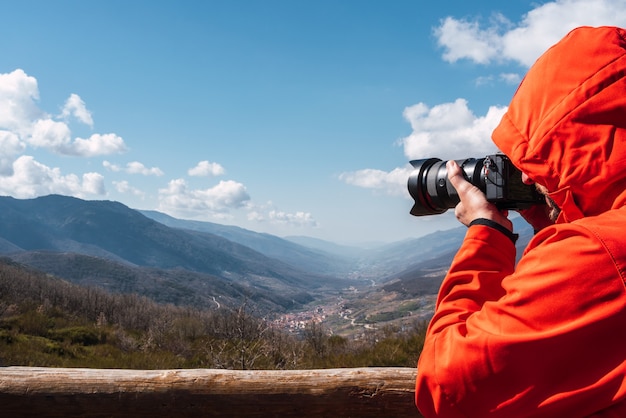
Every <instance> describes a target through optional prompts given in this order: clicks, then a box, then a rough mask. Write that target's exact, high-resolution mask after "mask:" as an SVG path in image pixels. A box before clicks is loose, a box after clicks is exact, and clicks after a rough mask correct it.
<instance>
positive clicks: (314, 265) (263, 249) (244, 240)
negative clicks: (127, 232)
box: [140, 210, 352, 276]
mask: <svg viewBox="0 0 626 418" xmlns="http://www.w3.org/2000/svg"><path fill="white" fill-rule="evenodd" d="M140 212H141V213H142V214H143V215H145V216H146V217H148V218H151V219H153V220H155V221H157V222H159V223H161V224H163V225H167V226H169V227H172V228H178V229H183V230H188V231H196V232H206V233H210V234H213V235H217V236H220V237H222V238H226V239H227V240H229V241H232V242H235V243H238V244H241V245H244V246H246V247H248V248H251V249H253V250H255V251H257V252H259V253H261V254H263V255H265V256H267V257H270V258H275V259H278V260H281V261H283V262H285V263H287V264H290V265H292V266H294V267H297V268H299V269H301V270H304V271H310V272H316V273H319V274H332V275H336V276H337V275H339V276H342V275H345V274H346V273H347V272H348V271H349V270H350V269H351V265H350V264H351V261H352V260H351V259H350V257H347V256H340V255H337V254H339V253H333V252H328V251H323V250H321V249H318V248H314V247H311V246H307V245H299V244H297V243H294V242H291V241H289V240H286V239H283V238H279V237H277V236H274V235H270V234H263V233H258V232H253V231H249V230H247V229H243V228H240V227H237V226H230V225H221V224H216V223H212V222H204V221H190V220H182V219H177V218H173V217H171V216H169V215H166V214H164V213H161V212H157V211H150V210H143V211H140Z"/></svg>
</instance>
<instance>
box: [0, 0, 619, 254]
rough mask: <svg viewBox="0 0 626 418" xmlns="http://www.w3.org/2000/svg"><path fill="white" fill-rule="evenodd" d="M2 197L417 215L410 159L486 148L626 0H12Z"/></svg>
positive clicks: (341, 238)
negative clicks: (509, 116)
mask: <svg viewBox="0 0 626 418" xmlns="http://www.w3.org/2000/svg"><path fill="white" fill-rule="evenodd" d="M0 5H1V7H2V13H3V17H4V19H3V24H2V25H1V26H0V57H1V59H0V195H5V196H13V197H15V198H21V199H24V198H33V197H37V196H42V195H47V194H51V193H57V194H63V195H69V196H76V197H80V198H83V199H87V200H115V201H120V202H122V203H124V204H126V205H128V206H130V207H132V208H136V209H154V210H159V211H162V212H165V213H168V214H170V215H172V216H175V217H178V218H182V219H195V220H205V221H210V222H217V223H222V224H228V225H238V226H241V227H244V228H247V229H250V230H254V231H258V232H267V233H271V234H275V235H278V236H289V235H307V236H312V237H317V238H322V239H326V240H330V241H335V242H340V243H365V242H391V241H397V240H401V239H405V238H412V237H418V236H421V235H424V234H427V233H430V232H434V231H436V230H442V229H448V228H452V227H455V226H457V225H458V224H457V223H456V221H455V220H454V216H453V214H452V211H449V212H448V213H446V214H443V215H438V216H430V217H424V218H415V217H411V216H410V215H409V214H408V212H409V209H410V207H411V205H412V201H411V200H410V198H409V196H408V193H407V192H406V179H407V176H408V174H409V172H410V171H409V165H408V161H409V160H410V159H414V158H424V157H439V158H442V159H449V158H463V157H480V156H484V155H486V154H487V153H491V152H494V151H495V149H494V148H493V145H492V144H491V140H490V138H489V135H490V132H491V130H493V128H494V127H495V126H496V124H497V123H498V121H499V118H500V117H501V115H502V114H503V112H504V111H505V110H506V105H507V104H508V102H509V100H510V98H511V96H512V94H513V93H514V91H515V89H516V87H517V85H518V83H519V81H520V80H521V77H522V76H523V74H524V73H525V72H526V70H527V69H528V67H529V66H530V65H531V64H532V62H534V60H535V59H536V58H537V57H538V56H539V55H540V54H541V52H543V51H544V50H545V49H547V48H548V47H549V46H550V45H552V44H553V43H555V42H556V41H558V40H559V39H560V38H561V37H562V36H563V35H565V34H566V33H567V32H568V31H569V30H571V29H572V28H574V27H576V26H581V25H592V26H599V25H618V26H626V1H624V0H616V1H608V0H557V1H549V2H548V1H521V0H512V1H507V2H502V1H486V0H485V1H474V2H469V1H443V2H424V1H421V0H413V1H409V0H391V1H385V2H383V1H357V0H345V1H336V0H335V1H327V0H321V1H320V0H318V1H304V0H303V1H294V0H268V1H260V0H259V1H252V0H247V1H243V0H222V1H213V0H206V1H175V2H174V1H169V2H165V1H157V0H149V1H144V0H133V1H126V0H125V1H117V0H107V1H96V0H94V1H64V0H61V1H56V2H50V1H43V0H42V1H32V0H31V1H29V0H22V1H19V2H16V1H5V0H0Z"/></svg>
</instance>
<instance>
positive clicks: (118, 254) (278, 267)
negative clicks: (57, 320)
mask: <svg viewBox="0 0 626 418" xmlns="http://www.w3.org/2000/svg"><path fill="white" fill-rule="evenodd" d="M304 250H305V249H304V248H303V251H304ZM0 253H4V254H7V255H8V254H10V255H11V256H12V257H14V258H15V259H18V260H20V261H21V262H23V263H27V264H30V265H33V266H35V267H38V268H41V269H42V270H43V271H46V272H49V273H54V274H57V275H59V276H60V277H64V278H68V279H74V280H78V281H90V282H91V283H92V284H97V285H99V286H103V287H107V286H108V287H109V288H112V285H111V284H112V283H115V287H116V288H115V289H114V290H120V289H124V288H125V289H132V290H134V291H138V290H140V289H144V290H146V288H150V290H148V292H152V293H157V294H162V293H161V291H165V289H164V288H163V286H171V287H172V288H174V289H178V290H177V291H178V292H179V293H187V294H191V293H194V294H197V295H198V296H197V297H198V298H201V299H202V298H206V297H210V298H211V299H212V297H218V296H220V297H221V296H223V297H224V298H229V297H231V296H232V295H231V294H229V292H231V293H232V292H235V293H239V294H240V297H239V300H240V301H241V300H244V299H245V298H251V296H250V295H253V297H255V298H260V299H266V300H269V299H270V296H271V295H273V296H271V299H273V300H274V301H275V302H274V303H275V304H276V303H277V305H275V306H274V307H273V308H280V309H279V310H283V309H288V308H289V309H290V308H293V307H295V306H297V305H299V304H301V303H303V302H306V301H309V300H311V299H312V296H311V295H310V294H309V292H320V291H327V290H329V289H339V288H342V287H345V286H346V285H347V284H348V282H347V281H345V280H343V279H341V278H338V277H335V276H329V275H324V274H320V273H316V272H311V271H307V270H304V269H300V268H298V267H297V266H293V265H291V264H288V263H286V262H284V261H281V260H277V259H274V258H270V257H268V256H266V255H264V254H261V253H260V252H257V251H255V250H253V249H252V248H250V247H247V246H244V245H241V244H238V243H236V242H233V241H230V240H228V239H226V238H223V237H221V236H218V235H215V234H210V233H207V232H198V231H188V230H182V229H179V228H171V227H168V226H166V225H163V224H161V223H159V222H156V221H154V220H153V219H149V218H147V217H146V216H144V215H142V214H141V213H139V212H138V211H136V210H133V209H130V208H128V207H126V206H124V205H122V204H121V203H117V202H110V201H84V200H80V199H76V198H71V197H65V196H57V195H51V196H45V197H40V198H36V199H27V200H18V199H13V198H10V197H0ZM70 254H80V255H83V256H90V257H97V258H98V259H100V260H106V262H104V261H97V262H96V260H94V259H93V258H91V259H87V258H84V257H75V256H70ZM107 263H113V264H107ZM85 265H89V266H90V267H89V268H85V267H84V266H85ZM96 265H97V267H96ZM141 269H144V270H143V271H142V270H141ZM112 270H114V271H116V272H122V271H123V272H124V273H123V274H121V277H123V279H117V280H116V279H111V277H109V276H107V275H106V274H105V273H103V272H106V271H109V272H110V271H112ZM104 276H106V277H104ZM220 282H221V285H220V286H217V285H216V284H217V283H220ZM133 283H135V284H133ZM148 283H153V284H154V283H157V284H155V285H154V286H150V285H149V284H148ZM226 285H229V286H231V287H230V288H229V287H225V286H226ZM181 288H183V289H182V290H181ZM233 289H235V290H233ZM226 290H228V291H226ZM224 292H226V293H224ZM174 293H175V292H174ZM259 295H263V296H262V297H261V296H259ZM180 297H182V296H175V295H171V296H170V295H166V296H164V298H165V299H168V298H172V299H174V300H176V299H178V298H180ZM183 299H185V298H183Z"/></svg>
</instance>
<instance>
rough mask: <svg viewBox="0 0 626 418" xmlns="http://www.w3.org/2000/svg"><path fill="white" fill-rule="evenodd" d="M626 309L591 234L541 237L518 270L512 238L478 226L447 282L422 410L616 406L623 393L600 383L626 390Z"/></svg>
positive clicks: (427, 361)
mask: <svg viewBox="0 0 626 418" xmlns="http://www.w3.org/2000/svg"><path fill="white" fill-rule="evenodd" d="M623 305H624V285H623V283H622V281H621V279H620V278H619V277H617V279H616V274H615V266H614V265H613V264H612V263H611V262H610V258H609V257H608V256H607V253H606V251H605V250H604V248H603V247H602V245H601V243H599V241H598V240H597V239H595V237H593V236H592V234H590V233H588V232H586V231H585V230H582V229H581V228H578V229H577V228H575V227H566V228H562V229H560V230H559V229H558V228H554V227H550V228H548V229H546V230H544V231H542V233H541V234H539V235H537V236H536V237H535V238H534V240H533V241H532V242H531V244H530V245H529V249H528V250H527V251H526V253H525V254H524V256H523V257H522V259H521V260H520V262H519V264H518V265H517V267H515V247H514V245H513V243H512V241H511V240H510V239H509V238H507V237H506V236H505V235H504V234H502V233H500V232H499V231H497V230H494V229H493V228H490V227H487V226H482V225H476V226H472V227H470V228H469V229H468V232H467V235H466V237H465V240H464V242H463V244H462V245H461V248H460V249H459V251H458V253H457V255H456V256H455V258H454V260H453V262H452V264H451V266H450V269H449V271H448V274H447V276H446V277H445V279H444V281H443V283H442V285H441V289H440V292H439V296H438V300H437V305H436V309H435V314H434V316H433V318H432V320H431V323H430V326H429V329H428V332H427V335H426V339H425V342H424V348H423V350H422V354H421V356H420V360H419V363H418V372H417V382H416V394H415V397H416V404H417V406H418V408H419V410H420V412H421V413H422V414H423V415H424V416H425V417H485V416H490V417H512V416H525V417H531V416H536V417H542V416H543V417H554V416H587V415H589V414H591V413H592V412H593V411H597V410H598V408H599V407H600V406H599V405H598V404H599V403H602V402H606V403H605V404H604V405H605V406H606V405H609V404H610V400H609V399H603V398H602V396H606V397H609V396H611V391H612V394H613V395H614V394H615V389H614V388H607V386H606V382H601V380H602V379H610V381H611V382H615V384H622V383H623V379H622V377H623V373H624V368H623V367H622V368H621V370H619V369H618V368H616V363H622V366H623V363H624V360H623V352H624V348H625V347H626V337H623V336H621V335H620V336H619V337H616V336H615V334H616V333H615V329H616V328H617V327H623V324H624V323H626V317H625V315H624V312H623V308H622V306H623ZM622 334H623V333H622ZM612 338H613V339H614V338H619V340H620V341H618V342H617V345H615V342H612V343H611V344H609V343H608V341H611V339H612ZM590 342H593V343H590ZM601 342H606V343H607V344H602V343H601ZM598 343H599V344H598ZM591 359H593V361H591ZM620 373H621V374H620ZM618 382H619V383H618ZM605 389H607V390H606V393H604V392H603V391H604V390H605ZM609 389H610V390H609ZM600 395H602V396H600ZM581 405H584V407H581ZM585 408H588V411H587V412H588V413H586V412H585Z"/></svg>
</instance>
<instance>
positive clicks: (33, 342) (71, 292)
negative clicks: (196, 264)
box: [0, 258, 427, 370]
mask: <svg viewBox="0 0 626 418" xmlns="http://www.w3.org/2000/svg"><path fill="white" fill-rule="evenodd" d="M426 327H427V323H426V322H425V321H424V320H416V321H415V323H413V324H412V325H410V326H408V327H406V326H405V327H403V328H402V329H400V328H396V327H392V326H386V327H383V328H381V329H372V330H370V331H368V332H367V333H366V334H365V336H364V337H360V338H358V339H356V338H352V337H344V336H340V335H332V334H331V333H330V332H328V330H326V329H325V328H324V326H323V325H322V324H319V323H316V322H311V323H308V324H307V325H306V326H305V328H304V330H303V331H302V332H301V333H298V334H294V333H291V332H288V331H286V330H283V329H278V328H276V327H275V326H273V325H272V323H271V322H270V321H268V320H265V319H263V318H260V317H258V316H257V315H255V312H254V311H253V309H251V308H250V306H249V305H248V304H246V303H245V302H244V303H242V304H241V305H240V306H239V307H238V308H236V309H225V308H221V309H214V310H208V309H207V310H202V309H198V308H194V307H185V306H175V305H171V304H159V303H157V302H155V301H153V300H151V299H149V298H147V297H143V296H139V295H137V294H115V293H110V292H107V291H105V290H103V289H100V288H96V287H85V286H78V285H75V284H71V283H69V282H67V281H64V280H61V279H59V278H56V277H54V276H51V275H48V274H44V273H42V272H39V271H36V270H33V269H32V268H29V267H25V266H23V265H21V264H19V263H16V262H14V261H12V260H10V259H8V258H0V366H18V365H19V366H45V367H87V368H127V369H172V368H215V369H233V370H261V369H265V370H288V369H291V370H297V369H319V368H337V367H377V366H397V367H415V366H416V364H417V359H418V357H419V354H420V352H421V349H422V345H423V341H424V335H425V332H426Z"/></svg>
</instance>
